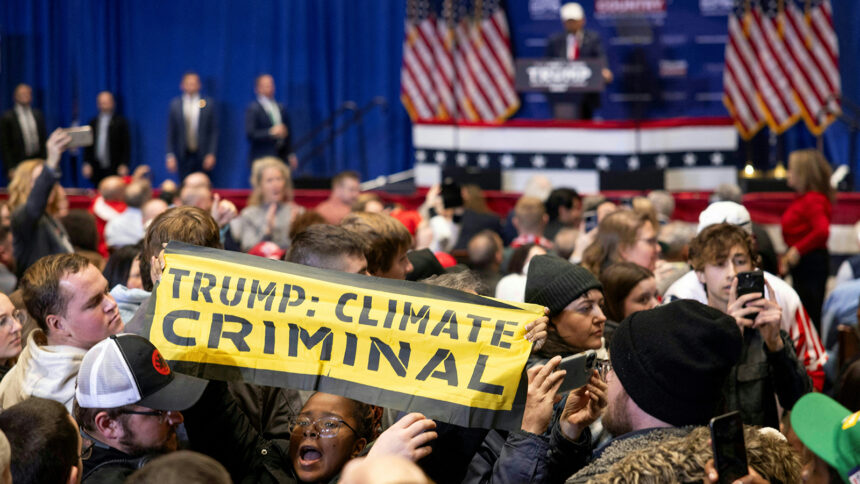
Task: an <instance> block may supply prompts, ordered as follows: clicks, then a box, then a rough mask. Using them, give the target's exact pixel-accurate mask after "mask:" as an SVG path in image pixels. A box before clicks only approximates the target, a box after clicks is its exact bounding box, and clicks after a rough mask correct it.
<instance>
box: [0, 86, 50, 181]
mask: <svg viewBox="0 0 860 484" xmlns="http://www.w3.org/2000/svg"><path fill="white" fill-rule="evenodd" d="M14 98H15V106H14V107H13V108H12V109H10V110H8V111H6V112H5V113H3V117H2V118H0V148H2V151H3V166H4V168H6V173H7V174H8V175H9V179H10V180H11V179H12V172H13V171H14V170H15V167H16V166H18V163H21V162H22V161H24V160H28V159H30V158H42V159H44V158H46V157H47V153H46V152H45V142H46V141H47V140H48V136H47V132H46V130H45V117H44V116H43V115H42V112H41V111H39V110H38V109H33V108H32V107H31V106H30V103H31V102H33V89H31V88H30V86H28V85H27V84H18V86H17V87H15V95H14Z"/></svg>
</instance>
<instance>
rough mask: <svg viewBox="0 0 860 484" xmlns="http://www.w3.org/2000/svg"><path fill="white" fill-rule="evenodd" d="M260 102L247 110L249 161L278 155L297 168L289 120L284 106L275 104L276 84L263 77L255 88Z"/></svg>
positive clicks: (256, 101)
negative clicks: (249, 145)
mask: <svg viewBox="0 0 860 484" xmlns="http://www.w3.org/2000/svg"><path fill="white" fill-rule="evenodd" d="M254 92H255V93H256V94H257V99H256V100H255V101H253V102H251V104H250V105H249V106H248V109H247V110H246V111H245V134H246V135H247V136H248V141H249V142H250V143H251V151H250V154H249V157H248V158H249V159H250V161H254V160H256V159H257V158H262V157H264V156H277V157H278V158H280V159H282V160H284V161H286V162H288V163H289V164H290V168H292V169H293V170H295V169H296V168H297V167H298V158H296V155H295V153H293V151H292V143H291V142H292V133H291V132H290V118H289V117H288V116H287V110H286V109H285V108H284V106H283V104H280V103H279V102H277V101H275V81H274V79H272V76H270V75H268V74H263V75H261V76H258V77H257V80H256V83H255V85H254Z"/></svg>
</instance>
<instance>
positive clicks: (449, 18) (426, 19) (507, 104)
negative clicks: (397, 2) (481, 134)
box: [400, 0, 520, 121]
mask: <svg viewBox="0 0 860 484" xmlns="http://www.w3.org/2000/svg"><path fill="white" fill-rule="evenodd" d="M437 7H439V8H437ZM400 76H401V78H400V82H401V89H400V92H401V99H402V101H403V105H404V106H405V107H406V110H407V111H408V112H409V115H410V116H411V117H412V120H413V121H430V120H468V121H502V120H504V119H506V118H507V117H509V116H511V115H512V114H513V113H514V112H515V111H516V110H517V109H518V108H519V105H520V103H519V97H518V96H517V93H516V91H515V90H514V63H513V57H512V55H511V43H510V33H509V31H508V23H507V20H506V19H505V12H504V9H503V8H502V7H501V5H500V4H499V0H443V1H442V2H441V4H440V3H438V2H436V3H434V2H432V1H430V0H409V1H408V3H407V7H406V28H405V38H404V41H403V65H402V68H401V71H400Z"/></svg>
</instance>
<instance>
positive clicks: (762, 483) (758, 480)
mask: <svg viewBox="0 0 860 484" xmlns="http://www.w3.org/2000/svg"><path fill="white" fill-rule="evenodd" d="M747 469H748V470H749V471H750V473H749V474H747V475H745V476H743V477H741V478H740V479H738V480H736V481H735V482H734V484H769V483H768V481H767V480H766V479H765V478H763V477H762V476H760V475H759V474H758V472H756V471H755V470H753V468H752V467H747ZM705 476H707V480H708V483H710V484H714V483H715V482H718V481H719V479H720V476H719V474H717V469H716V467H714V459H708V462H707V463H705Z"/></svg>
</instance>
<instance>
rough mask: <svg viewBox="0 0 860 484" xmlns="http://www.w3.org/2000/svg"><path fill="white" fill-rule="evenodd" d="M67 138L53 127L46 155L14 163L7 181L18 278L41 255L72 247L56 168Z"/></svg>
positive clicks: (61, 131)
mask: <svg viewBox="0 0 860 484" xmlns="http://www.w3.org/2000/svg"><path fill="white" fill-rule="evenodd" d="M71 141H72V137H71V136H70V135H69V134H68V133H67V132H66V131H65V130H63V129H56V130H54V132H53V133H51V136H50V137H49V138H48V142H47V152H48V156H47V158H46V159H45V160H29V161H25V162H24V163H21V164H20V165H18V167H17V168H16V169H15V176H14V177H13V178H12V182H11V183H10V184H9V209H10V210H11V211H12V239H13V241H14V242H13V244H14V245H13V252H14V253H15V260H16V262H17V266H16V272H17V276H18V279H19V280H20V279H21V276H22V275H23V274H24V271H25V270H27V268H28V267H30V265H32V264H33V263H34V262H36V261H37V260H39V259H40V258H41V257H43V256H46V255H52V254H67V253H71V252H73V251H74V249H73V247H72V243H71V241H70V239H69V234H68V233H67V232H66V229H65V228H64V227H63V224H62V223H61V222H60V217H61V216H62V215H63V213H62V210H63V203H62V202H63V200H62V199H63V197H64V195H63V192H62V187H61V186H60V184H59V179H60V175H59V169H58V166H59V164H60V157H61V156H62V154H63V151H65V150H66V148H68V146H69V144H70V143H71Z"/></svg>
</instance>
